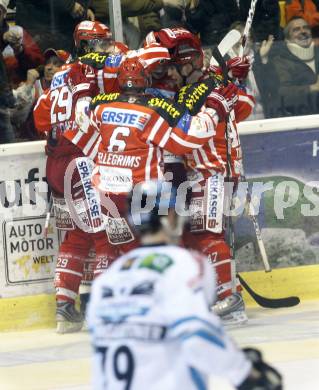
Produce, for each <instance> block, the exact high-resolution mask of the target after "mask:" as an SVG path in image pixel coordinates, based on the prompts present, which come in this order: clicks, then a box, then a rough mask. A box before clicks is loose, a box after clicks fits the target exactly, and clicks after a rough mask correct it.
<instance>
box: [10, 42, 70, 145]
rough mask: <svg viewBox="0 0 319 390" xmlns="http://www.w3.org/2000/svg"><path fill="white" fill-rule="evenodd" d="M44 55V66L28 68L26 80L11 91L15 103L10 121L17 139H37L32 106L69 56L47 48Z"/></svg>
mask: <svg viewBox="0 0 319 390" xmlns="http://www.w3.org/2000/svg"><path fill="white" fill-rule="evenodd" d="M44 57H45V64H44V66H39V67H38V68H36V69H29V70H28V75H27V80H26V81H25V82H24V83H22V84H21V85H20V86H19V88H17V89H16V90H14V91H13V93H14V96H15V98H16V102H17V103H16V106H15V108H14V109H12V110H11V123H12V125H13V127H14V129H15V132H16V136H17V138H19V139H23V140H35V139H39V135H38V132H37V131H36V129H35V126H34V122H33V115H32V113H33V107H34V105H35V103H36V102H37V100H38V98H39V96H41V95H42V93H43V92H44V91H45V90H46V89H47V88H49V87H50V84H51V81H52V78H53V76H54V74H55V73H56V72H57V71H59V70H60V68H61V66H62V65H63V64H64V63H65V62H66V61H67V60H68V59H69V58H70V53H68V52H66V51H64V50H55V49H47V50H46V51H45V52H44Z"/></svg>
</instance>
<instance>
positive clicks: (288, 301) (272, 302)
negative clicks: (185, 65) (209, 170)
mask: <svg viewBox="0 0 319 390" xmlns="http://www.w3.org/2000/svg"><path fill="white" fill-rule="evenodd" d="M213 55H214V57H215V58H216V60H217V61H218V62H219V65H220V66H221V68H222V71H223V76H224V80H223V82H224V85H225V84H226V85H227V82H228V75H227V73H228V70H227V66H226V63H225V60H224V58H223V56H222V55H221V53H220V52H219V50H218V48H217V47H216V48H215V49H214V51H213ZM226 123H227V130H226V143H227V177H228V179H229V178H230V158H231V156H230V153H229V150H228V146H229V139H228V126H229V118H227V122H226ZM247 198H248V200H249V202H250V201H251V199H250V196H249V195H248V196H247ZM249 204H250V206H252V204H251V203H249ZM252 211H253V210H252ZM251 215H252V217H254V219H253V222H255V223H254V227H255V232H256V237H257V241H258V243H259V244H260V242H261V243H262V244H261V248H263V252H262V249H261V253H262V256H263V255H265V256H266V259H267V261H268V257H267V253H266V250H265V246H264V243H263V241H262V238H261V233H260V229H259V224H258V220H257V218H256V217H255V216H254V213H253V212H252V213H251ZM229 218H230V220H229V223H228V228H229V229H230V232H229V237H230V240H229V241H230V242H229V244H230V247H231V252H232V258H233V259H234V237H233V231H232V230H233V229H232V228H233V226H232V222H231V217H229ZM258 239H259V240H258ZM263 260H264V258H263ZM234 268H235V267H234V266H232V281H234V280H235V278H234V276H237V277H238V279H239V281H240V283H241V284H242V286H243V287H244V288H245V289H246V290H247V292H248V293H249V294H250V295H251V296H252V298H253V299H254V300H255V301H256V302H257V303H258V304H259V305H260V306H262V307H267V308H281V307H291V306H296V305H298V304H299V302H300V299H299V298H298V297H287V298H266V297H263V296H261V295H259V294H257V293H256V292H255V291H253V290H252V289H251V288H250V287H249V286H248V284H247V283H246V282H245V281H244V279H243V278H242V277H241V276H240V275H239V274H238V273H237V274H236V275H234ZM268 268H269V270H270V265H269V262H268ZM265 269H266V263H265ZM234 286H236V285H235V283H233V289H234Z"/></svg>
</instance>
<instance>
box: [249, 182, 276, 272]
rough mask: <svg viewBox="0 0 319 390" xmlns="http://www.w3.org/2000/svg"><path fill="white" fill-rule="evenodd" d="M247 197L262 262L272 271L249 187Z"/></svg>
mask: <svg viewBox="0 0 319 390" xmlns="http://www.w3.org/2000/svg"><path fill="white" fill-rule="evenodd" d="M243 180H244V181H246V178H245V176H243ZM246 199H247V204H248V212H247V214H248V217H249V218H250V219H251V221H252V223H253V226H254V230H255V235H256V239H257V244H258V248H259V252H260V255H261V259H262V262H263V264H264V268H265V272H271V266H270V263H269V260H268V255H267V252H266V248H265V245H264V241H263V239H262V236H261V231H260V227H259V222H258V219H257V216H256V215H255V210H254V206H253V204H252V203H251V194H250V192H249V189H247V198H246Z"/></svg>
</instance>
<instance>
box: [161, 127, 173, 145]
mask: <svg viewBox="0 0 319 390" xmlns="http://www.w3.org/2000/svg"><path fill="white" fill-rule="evenodd" d="M171 131H172V128H171V127H169V128H168V130H167V131H166V133H165V134H164V135H163V138H162V140H161V142H160V143H159V145H158V146H159V147H160V148H164V146H165V145H166V142H167V141H168V139H169V136H170V134H171Z"/></svg>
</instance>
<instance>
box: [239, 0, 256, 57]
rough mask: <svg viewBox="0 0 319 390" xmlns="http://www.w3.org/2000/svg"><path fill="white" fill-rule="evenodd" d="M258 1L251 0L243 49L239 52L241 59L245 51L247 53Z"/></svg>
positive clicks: (242, 44)
mask: <svg viewBox="0 0 319 390" xmlns="http://www.w3.org/2000/svg"><path fill="white" fill-rule="evenodd" d="M257 1H258V0H251V3H250V8H249V12H248V16H247V20H246V24H245V29H244V33H243V38H242V42H241V48H240V51H239V57H243V55H244V51H245V48H246V45H247V41H248V36H249V32H250V29H251V26H252V24H253V19H254V15H255V9H256V4H257Z"/></svg>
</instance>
